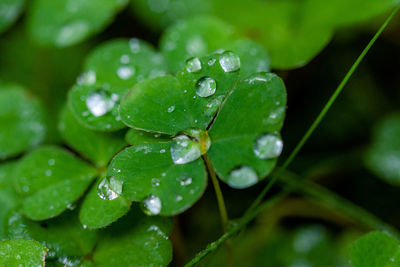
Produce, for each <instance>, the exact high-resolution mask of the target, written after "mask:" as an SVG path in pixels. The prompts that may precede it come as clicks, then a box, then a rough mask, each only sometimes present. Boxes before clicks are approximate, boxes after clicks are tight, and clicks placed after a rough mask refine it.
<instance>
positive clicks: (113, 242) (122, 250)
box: [93, 208, 172, 267]
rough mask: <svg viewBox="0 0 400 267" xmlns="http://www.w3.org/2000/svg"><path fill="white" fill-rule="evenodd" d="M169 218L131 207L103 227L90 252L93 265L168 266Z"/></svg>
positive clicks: (169, 255)
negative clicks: (97, 242)
mask: <svg viewBox="0 0 400 267" xmlns="http://www.w3.org/2000/svg"><path fill="white" fill-rule="evenodd" d="M171 222H172V221H171V220H170V219H168V218H161V217H147V216H144V215H143V214H142V213H141V212H140V210H138V209H137V208H133V209H132V211H131V212H130V213H129V214H128V216H125V217H124V218H123V219H122V220H120V221H118V223H116V224H115V225H113V226H112V227H109V228H107V229H106V230H105V232H104V235H103V239H102V240H101V241H100V242H99V244H98V245H97V248H96V250H95V252H94V255H93V260H94V263H95V264H96V266H99V267H102V266H168V264H169V263H170V262H171V260H172V244H171V241H170V240H169V237H168V236H169V235H170V232H171V229H172V223H171Z"/></svg>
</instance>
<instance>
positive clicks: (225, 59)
mask: <svg viewBox="0 0 400 267" xmlns="http://www.w3.org/2000/svg"><path fill="white" fill-rule="evenodd" d="M219 64H220V65H221V67H222V69H223V70H224V71H225V72H233V71H238V70H239V69H240V58H239V56H238V55H236V54H235V53H233V52H231V51H226V52H224V53H223V54H222V55H221V57H220V58H219Z"/></svg>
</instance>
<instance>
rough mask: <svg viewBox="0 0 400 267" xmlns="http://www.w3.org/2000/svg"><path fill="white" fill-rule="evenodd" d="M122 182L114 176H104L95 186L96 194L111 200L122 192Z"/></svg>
mask: <svg viewBox="0 0 400 267" xmlns="http://www.w3.org/2000/svg"><path fill="white" fill-rule="evenodd" d="M122 185H123V182H122V181H121V180H119V179H117V178H114V177H106V178H103V180H101V182H100V183H99V186H98V187H97V194H98V196H99V197H101V198H102V199H105V200H113V199H116V198H117V197H119V195H121V193H122Z"/></svg>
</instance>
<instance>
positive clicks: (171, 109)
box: [167, 106, 175, 113]
mask: <svg viewBox="0 0 400 267" xmlns="http://www.w3.org/2000/svg"><path fill="white" fill-rule="evenodd" d="M174 110H175V106H170V107H169V108H168V110H167V111H168V113H171V112H173V111H174Z"/></svg>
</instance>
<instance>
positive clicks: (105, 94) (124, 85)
mask: <svg viewBox="0 0 400 267" xmlns="http://www.w3.org/2000/svg"><path fill="white" fill-rule="evenodd" d="M165 74H166V70H165V64H164V60H163V57H162V56H161V54H159V53H156V52H155V50H154V48H153V47H152V46H150V45H149V44H147V43H146V42H144V41H140V40H138V39H130V40H114V41H110V42H107V43H104V44H102V45H100V46H99V47H98V48H96V49H95V50H94V51H93V52H92V53H91V54H90V55H89V57H88V58H87V60H86V63H85V72H84V73H83V74H82V75H81V76H80V78H79V79H78V84H77V85H75V86H74V87H73V88H72V90H71V92H70V95H69V106H70V108H71V110H72V112H73V113H74V115H75V117H76V118H77V119H78V120H79V122H80V123H82V124H83V125H85V126H86V127H88V128H91V129H93V130H99V131H115V130H118V129H121V128H124V127H125V126H124V124H123V123H122V122H121V120H120V117H119V113H118V107H119V99H120V98H121V97H122V96H123V95H124V94H125V93H126V91H127V90H128V89H130V88H132V87H133V86H134V85H135V84H136V83H137V82H139V81H142V80H144V79H147V78H153V77H157V76H161V75H165Z"/></svg>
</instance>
